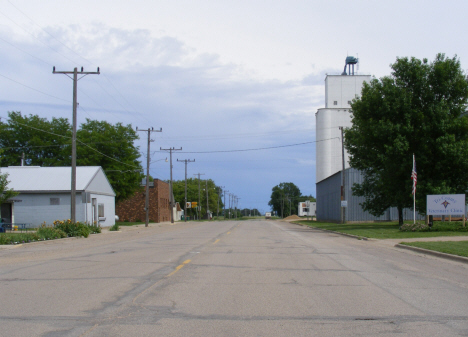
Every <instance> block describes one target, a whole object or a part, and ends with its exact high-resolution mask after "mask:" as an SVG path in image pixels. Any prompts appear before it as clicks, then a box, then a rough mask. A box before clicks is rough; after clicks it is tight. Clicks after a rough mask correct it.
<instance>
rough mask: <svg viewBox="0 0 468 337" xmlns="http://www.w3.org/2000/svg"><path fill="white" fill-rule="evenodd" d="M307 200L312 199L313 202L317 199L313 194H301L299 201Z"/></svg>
mask: <svg viewBox="0 0 468 337" xmlns="http://www.w3.org/2000/svg"><path fill="white" fill-rule="evenodd" d="M307 200H308V201H312V202H314V201H317V200H316V199H315V197H313V196H312V195H301V197H300V198H299V200H298V202H304V201H307Z"/></svg>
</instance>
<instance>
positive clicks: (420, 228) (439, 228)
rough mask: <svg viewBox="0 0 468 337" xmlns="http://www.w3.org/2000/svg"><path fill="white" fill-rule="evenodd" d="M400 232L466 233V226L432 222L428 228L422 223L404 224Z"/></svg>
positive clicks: (467, 229) (459, 223)
mask: <svg viewBox="0 0 468 337" xmlns="http://www.w3.org/2000/svg"><path fill="white" fill-rule="evenodd" d="M400 231H402V232H468V226H467V227H463V225H462V223H461V222H458V221H457V222H443V221H437V222H434V225H433V226H432V227H429V226H428V225H426V224H425V223H423V222H416V224H412V223H405V224H403V226H401V227H400Z"/></svg>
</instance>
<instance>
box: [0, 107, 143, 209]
mask: <svg viewBox="0 0 468 337" xmlns="http://www.w3.org/2000/svg"><path fill="white" fill-rule="evenodd" d="M8 116H9V118H8V122H7V123H2V122H0V147H1V148H2V149H3V150H4V151H3V152H2V154H1V156H0V161H1V165H2V166H14V165H16V166H18V165H19V164H20V160H21V156H22V153H24V154H25V159H26V164H27V165H35V166H43V167H49V166H70V165H71V137H72V127H71V126H70V124H69V122H68V120H67V119H65V118H52V120H51V121H48V120H47V119H46V118H40V117H39V116H37V115H29V116H22V115H21V112H9V114H8ZM136 139H138V135H137V134H136V132H135V131H133V128H132V127H131V126H130V125H127V126H124V125H122V124H121V123H117V124H115V125H111V124H109V123H108V122H105V121H103V122H99V121H92V120H89V119H88V120H87V121H86V123H84V124H82V125H81V126H80V129H78V130H77V165H80V166H88V165H90V166H101V167H102V168H103V170H104V171H105V172H106V175H107V177H108V179H109V182H110V183H111V185H112V187H113V189H114V191H115V193H116V199H117V200H121V199H125V198H127V197H129V196H131V195H132V194H133V193H134V192H135V191H136V190H138V188H139V184H140V181H141V178H142V177H143V176H142V174H141V173H140V171H141V164H140V163H139V161H138V157H139V153H138V147H135V146H134V141H135V140H136ZM94 149H96V150H98V151H99V152H97V151H95V150H94Z"/></svg>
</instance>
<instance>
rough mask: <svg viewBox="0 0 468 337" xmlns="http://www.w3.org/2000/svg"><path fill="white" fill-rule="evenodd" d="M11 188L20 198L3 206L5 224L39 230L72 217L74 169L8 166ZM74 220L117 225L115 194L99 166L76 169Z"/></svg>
mask: <svg viewBox="0 0 468 337" xmlns="http://www.w3.org/2000/svg"><path fill="white" fill-rule="evenodd" d="M1 173H8V180H9V181H10V183H9V184H8V188H12V189H14V190H15V191H16V192H19V195H17V196H16V197H14V198H12V199H11V200H7V201H6V202H5V203H3V204H2V206H1V218H2V220H3V222H7V223H15V224H27V225H28V226H32V227H38V226H40V225H41V224H42V223H44V222H45V223H46V224H47V225H51V224H52V223H53V222H54V221H55V220H66V219H70V216H71V209H70V208H71V205H70V204H71V167H40V166H9V167H2V168H1ZM75 220H76V221H80V222H84V223H89V224H93V223H95V224H99V225H101V226H103V227H107V226H112V225H114V224H115V193H114V190H113V189H112V186H111V184H110V183H109V181H108V180H107V177H106V175H105V173H104V171H103V170H102V168H101V167H100V166H77V167H76V214H75Z"/></svg>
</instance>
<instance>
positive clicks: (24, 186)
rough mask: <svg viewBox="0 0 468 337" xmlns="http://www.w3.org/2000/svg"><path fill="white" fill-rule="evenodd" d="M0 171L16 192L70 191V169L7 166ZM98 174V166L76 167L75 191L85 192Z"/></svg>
mask: <svg viewBox="0 0 468 337" xmlns="http://www.w3.org/2000/svg"><path fill="white" fill-rule="evenodd" d="M0 171H1V173H2V174H3V173H8V178H7V180H8V181H9V183H8V188H12V189H14V190H15V191H18V192H21V191H30V192H39V191H57V192H58V191H68V192H70V190H71V167H40V166H9V167H2V168H1V169H0ZM100 172H102V168H101V167H100V166H77V167H76V190H77V191H84V190H86V188H87V187H88V186H89V184H90V183H91V182H92V180H93V179H94V177H95V176H96V175H97V174H98V173H100ZM102 174H104V172H102ZM104 176H105V175H104ZM106 179H107V178H106ZM107 183H108V182H107Z"/></svg>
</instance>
